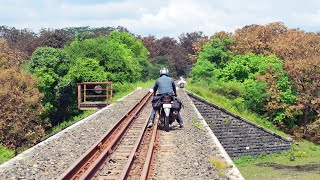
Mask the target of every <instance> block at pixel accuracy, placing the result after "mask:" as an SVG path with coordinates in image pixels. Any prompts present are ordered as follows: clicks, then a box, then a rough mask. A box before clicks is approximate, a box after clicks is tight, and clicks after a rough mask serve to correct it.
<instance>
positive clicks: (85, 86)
mask: <svg viewBox="0 0 320 180" xmlns="http://www.w3.org/2000/svg"><path fill="white" fill-rule="evenodd" d="M86 101H87V85H86V84H84V90H83V102H86Z"/></svg>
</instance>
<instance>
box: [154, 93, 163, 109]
mask: <svg viewBox="0 0 320 180" xmlns="http://www.w3.org/2000/svg"><path fill="white" fill-rule="evenodd" d="M151 103H152V107H153V109H154V110H160V108H161V107H162V101H161V97H160V96H153V98H152V101H151Z"/></svg>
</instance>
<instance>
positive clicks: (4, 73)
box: [0, 39, 50, 154]
mask: <svg viewBox="0 0 320 180" xmlns="http://www.w3.org/2000/svg"><path fill="white" fill-rule="evenodd" d="M22 54H23V53H21V52H19V51H15V50H12V49H10V48H9V47H8V45H7V44H6V42H5V41H3V40H2V39H0V62H1V66H0V107H1V108H0V141H1V144H2V145H5V146H7V147H10V148H14V149H15V150H16V154H17V152H18V148H19V147H21V146H26V145H31V144H33V143H35V142H36V141H37V140H38V139H39V138H40V137H42V136H43V135H44V131H45V128H47V127H48V126H49V125H50V124H49V122H48V121H47V119H41V118H40V117H39V114H40V113H41V112H42V111H43V106H42V103H40V102H41V98H42V96H43V95H42V94H41V93H40V92H39V90H38V88H37V81H36V79H35V78H33V77H32V76H31V75H30V74H28V73H26V72H22V71H21V70H20V65H21V64H22V63H23V56H21V55H22Z"/></svg>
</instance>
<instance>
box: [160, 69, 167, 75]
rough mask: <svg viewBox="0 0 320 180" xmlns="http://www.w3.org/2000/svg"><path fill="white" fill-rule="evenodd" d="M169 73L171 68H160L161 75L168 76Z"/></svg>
mask: <svg viewBox="0 0 320 180" xmlns="http://www.w3.org/2000/svg"><path fill="white" fill-rule="evenodd" d="M168 74H169V70H168V69H167V68H161V69H160V76H161V75H166V76H168Z"/></svg>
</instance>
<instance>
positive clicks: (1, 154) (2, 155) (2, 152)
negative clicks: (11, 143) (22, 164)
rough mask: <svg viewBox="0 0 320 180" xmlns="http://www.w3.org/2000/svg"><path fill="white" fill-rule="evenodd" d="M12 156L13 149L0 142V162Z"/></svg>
mask: <svg viewBox="0 0 320 180" xmlns="http://www.w3.org/2000/svg"><path fill="white" fill-rule="evenodd" d="M12 157H14V150H11V149H8V148H5V147H3V146H2V144H1V143H0V164H2V163H4V162H6V161H7V160H9V159H10V158H12Z"/></svg>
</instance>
